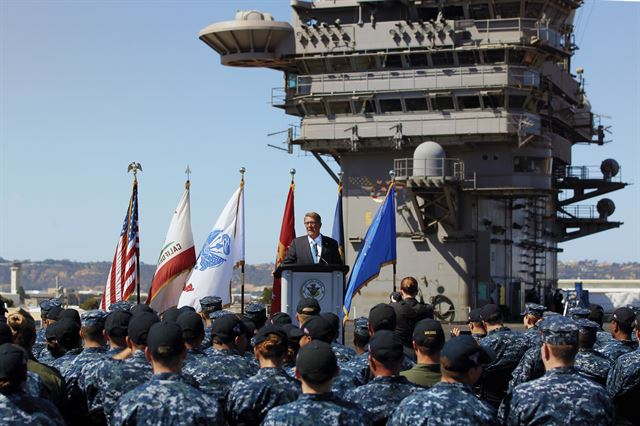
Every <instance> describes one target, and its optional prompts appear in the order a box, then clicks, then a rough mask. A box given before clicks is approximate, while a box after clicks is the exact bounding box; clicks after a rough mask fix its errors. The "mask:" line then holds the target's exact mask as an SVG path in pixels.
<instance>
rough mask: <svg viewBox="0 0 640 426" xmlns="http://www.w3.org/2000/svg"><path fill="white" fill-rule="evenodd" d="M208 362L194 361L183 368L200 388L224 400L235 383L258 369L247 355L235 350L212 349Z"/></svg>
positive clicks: (218, 399) (185, 373)
mask: <svg viewBox="0 0 640 426" xmlns="http://www.w3.org/2000/svg"><path fill="white" fill-rule="evenodd" d="M207 352H208V354H207V355H208V359H207V362H202V363H192V364H191V365H189V366H187V368H186V369H183V373H184V375H186V376H189V377H192V378H193V379H194V380H195V381H196V382H197V383H198V385H199V387H200V390H201V391H202V392H204V393H206V394H207V395H209V396H212V397H214V398H215V399H216V400H217V401H220V402H222V401H223V400H224V397H225V395H226V393H227V392H228V391H229V389H230V388H231V386H233V384H234V383H236V382H238V381H241V380H245V379H248V378H249V377H251V376H253V375H254V374H255V373H256V372H257V371H256V370H255V368H254V367H253V366H252V365H251V364H250V363H249V362H248V361H247V359H246V358H245V357H243V356H242V355H240V354H239V353H238V352H236V351H233V350H212V351H211V352H209V351H207Z"/></svg>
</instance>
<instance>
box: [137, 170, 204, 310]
mask: <svg viewBox="0 0 640 426" xmlns="http://www.w3.org/2000/svg"><path fill="white" fill-rule="evenodd" d="M195 263H196V249H195V247H194V244H193V233H192V231H191V208H190V203H189V181H187V182H186V184H185V189H184V194H182V198H180V202H178V207H176V210H175V211H174V212H173V217H172V218H171V224H170V225H169V230H168V231H167V237H166V238H165V241H164V244H163V245H162V250H161V251H160V256H159V257H158V266H157V267H156V273H155V275H154V276H153V282H152V283H151V290H149V297H148V298H147V303H148V304H149V306H151V307H152V308H153V309H155V310H156V311H157V312H160V313H162V312H164V311H166V310H167V309H169V308H170V307H172V306H176V305H177V304H178V299H179V298H180V294H181V293H182V289H183V288H184V284H185V282H186V281H187V278H188V277H189V273H190V272H191V268H193V265H194V264H195Z"/></svg>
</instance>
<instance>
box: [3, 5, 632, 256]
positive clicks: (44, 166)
mask: <svg viewBox="0 0 640 426" xmlns="http://www.w3.org/2000/svg"><path fill="white" fill-rule="evenodd" d="M238 9H243V10H249V9H258V10H263V11H266V12H271V13H273V15H274V16H275V18H276V19H277V20H288V19H289V17H290V10H289V6H288V2H287V1H284V0H283V1H265V0H262V1H188V0H187V1H184V0H181V1H150V0H149V1H44V0H42V1H28V0H20V1H14V0H3V1H1V2H0V256H2V257H4V258H8V259H32V260H41V259H46V258H53V259H65V258H66V259H72V260H80V261H94V260H111V259H112V257H113V251H114V249H115V244H116V239H117V236H118V232H119V231H120V228H121V226H122V219H123V216H124V214H125V210H126V207H127V202H128V197H129V195H130V190H131V178H132V177H131V175H127V173H126V168H127V165H128V164H129V162H131V161H138V162H140V163H142V166H143V169H144V171H143V172H142V173H141V174H140V176H139V182H140V189H139V191H140V197H139V200H140V220H141V225H140V228H141V229H140V233H141V253H142V260H143V261H144V262H147V263H155V261H156V258H157V254H158V252H159V250H160V248H161V246H162V243H163V241H164V237H165V234H166V230H167V227H168V225H169V221H170V218H171V214H172V212H173V209H174V208H175V205H176V203H177V202H178V199H179V197H180V195H181V192H182V188H183V185H184V179H185V175H184V169H185V168H186V166H187V164H188V165H189V166H190V168H191V170H192V172H193V173H192V176H191V180H192V193H191V197H192V198H191V214H192V223H193V232H194V238H195V241H196V247H197V249H199V247H200V245H201V244H202V241H203V239H204V238H205V237H206V235H207V233H208V232H209V230H210V228H211V226H212V225H213V223H214V222H215V220H216V218H217V216H218V214H219V213H220V211H221V210H222V208H223V207H224V204H225V203H226V201H227V199H228V198H229V197H230V195H231V194H232V193H233V191H234V190H235V188H236V185H237V183H238V181H239V173H238V169H239V167H241V166H244V167H246V168H247V174H246V209H247V211H246V220H247V226H246V235H247V243H246V244H247V261H248V262H249V263H258V262H271V261H273V259H274V258H275V252H276V245H277V239H278V234H279V231H280V223H281V220H282V211H283V207H284V201H285V198H286V193H287V189H288V182H289V169H290V168H292V167H293V168H296V169H297V170H298V173H297V175H296V218H297V230H298V233H301V232H302V231H303V227H302V214H303V213H304V212H305V211H307V210H317V211H318V212H319V213H320V214H321V215H322V216H323V217H325V225H324V228H323V229H324V231H325V232H326V233H330V230H331V221H332V217H333V209H334V205H335V196H336V188H335V184H334V183H333V181H332V180H331V179H330V178H329V177H328V175H327V174H326V172H325V171H324V170H323V169H322V168H321V167H320V166H319V165H318V164H317V162H316V160H315V159H313V157H310V156H308V155H306V154H305V153H302V152H298V151H296V153H295V154H294V155H287V154H286V153H284V152H281V151H277V150H274V149H271V148H267V146H266V144H267V143H271V144H278V143H280V142H281V141H282V138H280V136H274V137H267V134H268V133H271V132H275V131H279V130H284V129H286V127H287V124H288V123H293V122H295V121H296V120H295V119H294V118H293V117H288V116H286V115H285V114H284V113H283V112H282V111H281V110H279V109H275V108H272V107H271V106H270V104H269V102H270V95H271V88H274V87H279V86H282V84H283V79H282V74H281V73H279V72H276V71H272V70H266V69H242V68H228V67H223V66H221V65H220V61H219V57H218V56H217V54H215V52H214V51H212V50H211V49H210V48H209V47H207V46H206V45H205V44H204V43H202V42H201V41H199V40H198V38H197V34H198V31H199V30H200V29H202V28H204V27H205V26H207V25H209V24H211V23H213V22H218V21H223V20H232V19H233V17H234V14H235V12H236V10H238ZM638 22H640V4H639V3H630V2H605V1H596V2H593V1H590V0H587V2H586V4H585V6H584V7H583V8H582V10H581V11H580V12H579V15H578V20H577V23H578V27H577V30H576V41H577V43H578V44H579V46H580V50H578V52H577V53H576V55H575V57H574V59H573V69H574V70H575V68H576V67H577V66H582V67H584V69H585V74H584V75H585V78H586V82H587V86H586V87H587V95H588V96H589V98H590V101H591V103H592V105H593V110H594V111H596V112H598V113H602V114H606V115H610V116H612V117H613V118H612V119H611V120H608V123H607V124H611V125H612V126H613V131H614V134H613V140H614V142H613V143H611V144H607V145H605V146H603V147H598V146H578V147H576V148H574V164H575V165H596V166H597V165H599V164H600V161H601V160H602V159H604V158H608V157H611V158H616V159H617V160H618V161H619V162H620V164H621V165H622V176H623V178H624V180H625V181H627V182H635V183H638V182H640V172H639V168H638V166H637V162H638V160H639V159H640V145H639V144H640V82H638V81H637V76H638V75H640V59H639V58H640V36H638V34H637V33H635V32H634V29H635V28H636V27H637V26H638ZM332 166H334V168H335V164H332ZM610 198H612V199H613V200H614V201H615V203H616V205H617V209H616V212H615V214H614V216H613V217H612V220H620V221H623V222H625V225H623V227H621V228H620V229H616V230H612V231H608V232H605V233H601V234H596V235H593V236H590V237H587V238H582V239H579V240H576V241H574V242H570V243H566V244H563V245H562V247H563V248H564V249H565V252H564V253H562V254H561V259H563V260H569V259H587V258H588V259H599V260H605V261H618V262H623V261H638V260H640V224H639V223H638V212H639V211H640V189H639V188H638V186H637V185H632V186H629V187H627V188H626V189H625V190H623V191H619V192H618V193H613V194H611V195H610ZM596 202H597V199H596V200H595V201H593V202H591V201H588V202H586V203H588V204H595V203H596Z"/></svg>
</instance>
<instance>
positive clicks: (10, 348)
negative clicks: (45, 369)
mask: <svg viewBox="0 0 640 426" xmlns="http://www.w3.org/2000/svg"><path fill="white" fill-rule="evenodd" d="M26 375H27V353H26V352H25V351H24V349H22V348H21V347H20V346H18V345H12V344H11V343H5V344H3V345H0V379H8V380H9V381H18V380H20V379H24V378H26Z"/></svg>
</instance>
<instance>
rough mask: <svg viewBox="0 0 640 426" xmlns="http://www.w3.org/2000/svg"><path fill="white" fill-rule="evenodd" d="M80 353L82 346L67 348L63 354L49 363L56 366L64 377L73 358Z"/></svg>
mask: <svg viewBox="0 0 640 426" xmlns="http://www.w3.org/2000/svg"><path fill="white" fill-rule="evenodd" d="M80 353H82V348H74V349H71V350H68V351H67V352H66V353H65V354H64V355H62V356H61V357H60V358H56V359H55V361H53V362H52V363H51V366H52V367H54V368H57V369H58V371H59V372H60V374H62V377H64V378H65V379H66V377H67V373H68V371H69V369H70V368H71V365H72V364H73V362H74V361H75V359H76V358H77V357H78V356H79V355H80Z"/></svg>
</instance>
